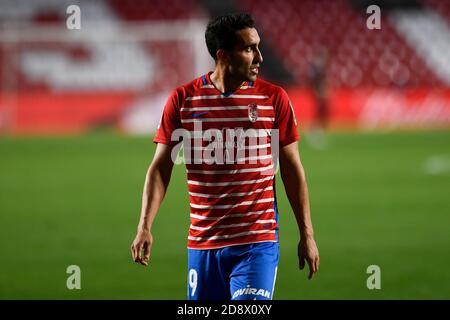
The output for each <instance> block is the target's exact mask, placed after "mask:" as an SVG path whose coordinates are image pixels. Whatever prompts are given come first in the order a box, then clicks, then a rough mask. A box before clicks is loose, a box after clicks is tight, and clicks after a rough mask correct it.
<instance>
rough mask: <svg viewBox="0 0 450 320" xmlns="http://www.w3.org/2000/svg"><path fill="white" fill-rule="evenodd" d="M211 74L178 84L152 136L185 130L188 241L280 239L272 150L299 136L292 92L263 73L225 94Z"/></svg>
mask: <svg viewBox="0 0 450 320" xmlns="http://www.w3.org/2000/svg"><path fill="white" fill-rule="evenodd" d="M210 74H211V72H210V73H208V74H206V75H204V76H202V77H200V78H198V79H195V80H193V81H191V82H190V83H188V84H186V85H184V86H181V87H178V88H177V89H175V90H174V92H173V94H172V95H171V97H170V98H169V100H168V102H167V104H166V105H165V107H164V112H163V115H162V117H161V122H160V125H159V127H158V130H157V132H156V136H155V138H154V142H156V143H164V144H168V145H171V146H174V145H176V144H178V143H180V142H179V141H180V140H179V138H178V137H179V136H180V135H182V136H183V137H184V144H183V146H184V156H185V161H186V169H187V182H188V191H189V200H190V220H191V225H190V228H189V236H188V248H191V249H213V248H221V247H226V246H231V245H238V244H247V243H255V242H263V241H273V242H275V241H278V223H277V221H278V212H277V206H276V197H275V178H274V172H275V171H274V162H273V159H272V152H274V151H275V149H274V143H278V147H279V148H281V147H283V146H285V145H287V144H290V143H292V142H295V141H297V140H298V139H299V135H298V132H297V123H296V120H295V115H294V111H293V109H292V106H291V103H290V101H289V97H288V95H287V93H286V92H285V91H284V90H283V89H282V88H280V87H278V86H275V85H273V84H271V83H269V82H267V81H264V80H260V79H258V80H256V81H255V82H244V83H243V84H242V86H241V87H240V88H239V89H238V90H236V91H234V92H232V93H229V94H223V93H222V92H220V91H219V90H217V89H216V88H215V87H214V85H213V84H212V82H211V79H210V77H209V76H210ZM275 140H276V141H275Z"/></svg>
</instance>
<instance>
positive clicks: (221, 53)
mask: <svg viewBox="0 0 450 320" xmlns="http://www.w3.org/2000/svg"><path fill="white" fill-rule="evenodd" d="M216 57H217V61H223V62H227V61H228V53H227V52H226V51H225V50H223V49H219V50H217V52H216Z"/></svg>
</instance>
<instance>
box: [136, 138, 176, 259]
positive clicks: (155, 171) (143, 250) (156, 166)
mask: <svg viewBox="0 0 450 320" xmlns="http://www.w3.org/2000/svg"><path fill="white" fill-rule="evenodd" d="M171 151H172V147H171V146H169V145H166V144H162V143H158V144H157V146H156V152H155V155H154V157H153V161H152V163H151V164H150V166H149V168H148V170H147V174H146V176H145V184H144V191H143V194H142V208H141V215H140V219H139V224H138V227H137V233H136V237H135V239H134V241H133V244H132V245H131V253H132V256H133V260H134V261H135V262H137V263H140V264H142V265H144V266H147V265H148V262H149V258H150V252H151V246H152V242H153V237H152V233H151V229H152V224H153V221H154V219H155V216H156V214H157V212H158V209H159V206H160V205H161V202H162V200H163V198H164V195H165V193H166V190H167V187H168V185H169V181H170V176H171V174H172V168H173V162H172V159H171Z"/></svg>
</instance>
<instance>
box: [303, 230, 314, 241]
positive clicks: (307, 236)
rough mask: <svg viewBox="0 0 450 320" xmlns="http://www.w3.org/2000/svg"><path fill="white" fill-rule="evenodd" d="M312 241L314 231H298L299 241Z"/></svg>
mask: <svg viewBox="0 0 450 320" xmlns="http://www.w3.org/2000/svg"><path fill="white" fill-rule="evenodd" d="M311 239H314V231H313V230H312V229H303V230H300V241H306V240H311Z"/></svg>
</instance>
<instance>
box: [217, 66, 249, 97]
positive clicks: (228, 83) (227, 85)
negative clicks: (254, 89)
mask: <svg viewBox="0 0 450 320" xmlns="http://www.w3.org/2000/svg"><path fill="white" fill-rule="evenodd" d="M209 78H210V79H211V82H212V83H213V85H214V87H216V89H217V90H219V91H220V92H222V93H225V92H233V91H236V90H237V89H239V88H240V87H241V86H242V83H243V81H242V80H241V79H235V78H233V77H232V76H231V75H230V74H228V73H227V72H226V70H225V69H223V68H219V67H216V69H215V70H214V72H213V73H211V75H210V77H209Z"/></svg>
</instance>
